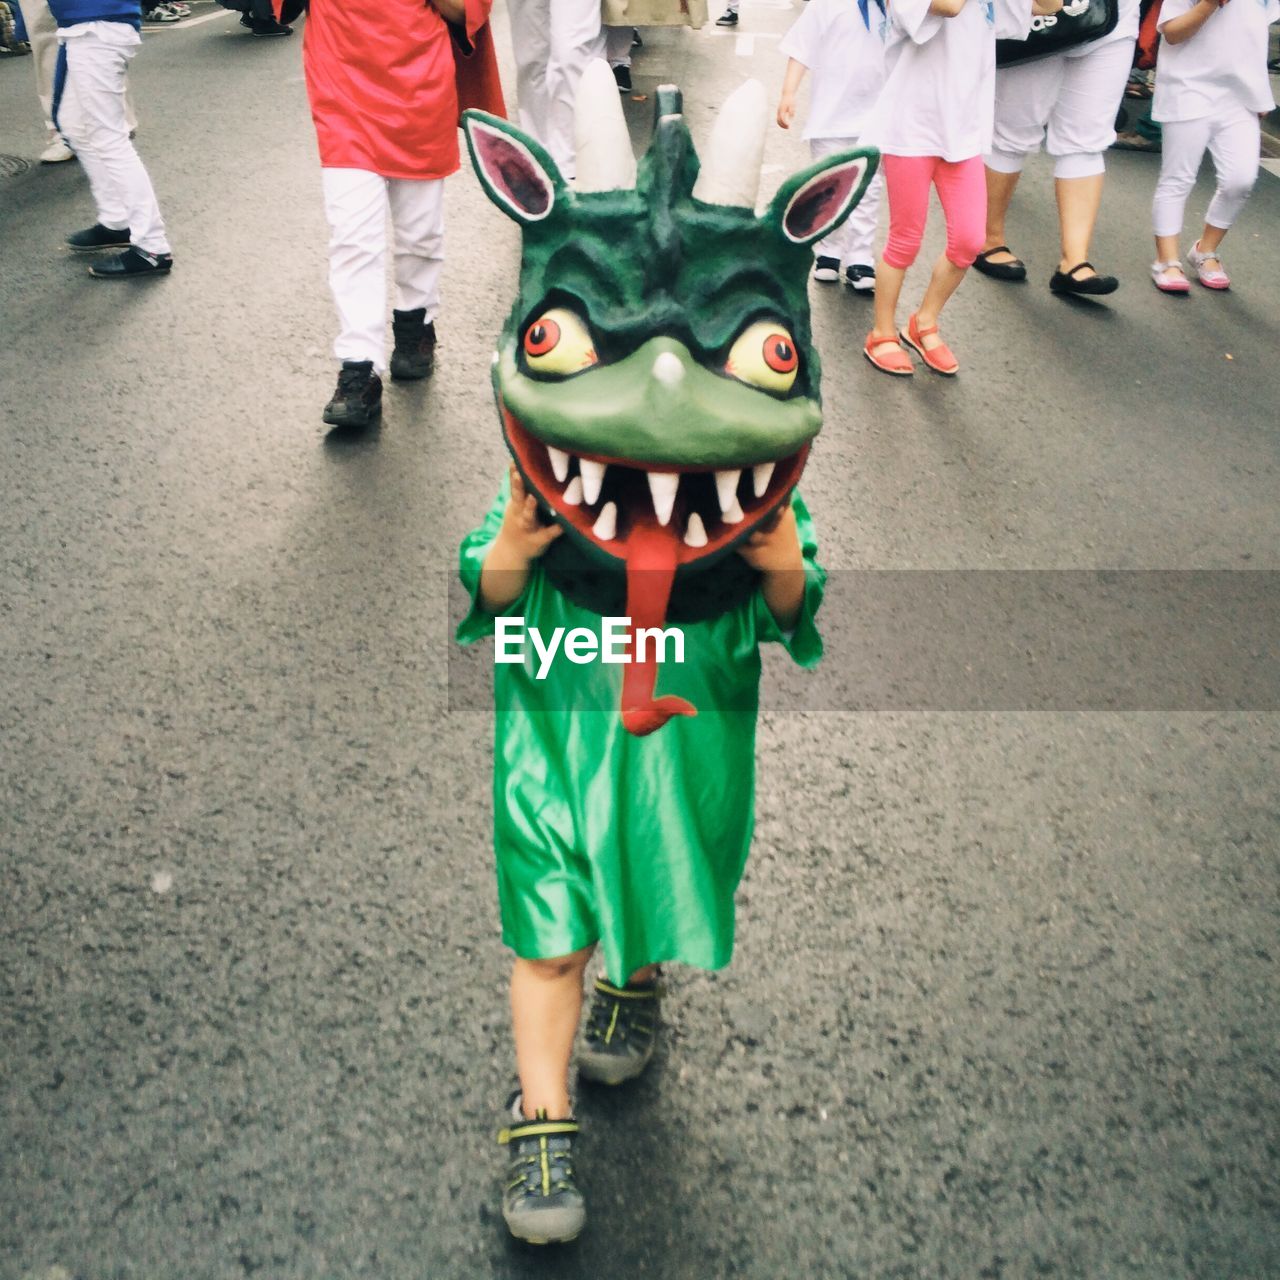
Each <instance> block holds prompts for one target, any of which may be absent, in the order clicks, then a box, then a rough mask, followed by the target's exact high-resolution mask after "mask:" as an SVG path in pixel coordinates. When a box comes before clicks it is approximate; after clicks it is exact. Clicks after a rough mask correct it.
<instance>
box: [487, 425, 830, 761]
mask: <svg viewBox="0 0 1280 1280" xmlns="http://www.w3.org/2000/svg"><path fill="white" fill-rule="evenodd" d="M502 420H503V425H504V427H505V430H506V436H507V443H508V444H509V445H510V447H511V452H512V453H513V454H514V455H515V458H516V462H517V463H518V464H519V467H520V470H521V472H522V473H523V475H524V477H525V479H526V480H527V481H528V482H529V484H530V485H531V486H532V488H533V489H534V491H535V492H536V493H537V495H538V497H540V498H541V499H542V501H543V502H545V503H546V504H547V505H548V506H549V507H551V508H552V509H553V510H554V512H555V514H556V516H557V517H558V518H559V519H560V520H561V521H562V522H563V523H565V524H567V525H569V526H571V527H572V528H573V530H574V531H575V532H576V533H578V534H579V535H580V536H581V537H583V538H585V539H587V540H588V541H589V542H591V543H592V544H593V545H595V546H597V547H599V548H600V549H601V550H603V551H605V552H607V553H608V554H609V555H612V556H616V557H617V558H618V559H619V560H621V561H624V562H625V564H626V571H627V616H628V617H629V618H630V619H631V630H632V641H633V646H634V642H635V639H636V633H637V632H638V631H639V630H640V629H641V628H652V627H661V626H663V624H664V623H665V621H666V616H667V603H668V601H669V600H670V598H671V586H672V583H673V582H674V581H675V576H676V571H677V570H678V569H679V568H680V567H681V566H682V565H686V564H692V563H694V562H696V561H698V560H702V559H705V558H707V557H708V556H713V555H715V554H716V553H717V552H721V551H724V550H725V549H726V548H727V547H729V546H730V544H732V543H733V542H735V541H737V540H738V539H740V538H742V537H743V536H744V535H745V534H747V533H749V532H750V531H751V530H752V529H754V528H756V527H757V526H758V525H760V524H762V523H763V522H764V521H765V520H766V519H767V518H768V517H769V516H770V515H771V514H772V512H773V511H774V510H775V509H776V508H777V507H779V506H780V505H781V504H782V503H783V502H784V501H785V500H786V497H787V495H788V494H789V493H790V492H791V489H792V487H793V486H794V485H795V483H796V481H797V480H798V479H799V478H800V472H801V471H802V470H803V469H804V462H805V457H806V456H807V454H808V452H809V446H808V445H807V444H806V445H804V446H803V447H802V448H801V449H799V450H798V451H797V452H795V453H792V454H789V455H788V456H787V457H785V458H777V459H765V460H762V461H761V462H759V463H757V464H755V465H754V466H749V467H734V468H731V469H724V470H715V469H714V468H708V467H697V468H688V467H674V466H671V467H664V466H661V465H654V464H650V463H644V464H640V463H635V462H631V461H628V460H626V459H622V458H608V457H601V456H599V455H593V454H571V453H568V452H566V451H564V450H561V449H556V448H554V447H553V446H548V445H546V444H544V443H543V442H542V441H541V440H539V439H537V438H536V437H535V436H533V435H531V434H530V433H529V432H528V431H527V430H525V428H524V427H523V426H521V425H520V423H519V422H517V421H516V419H515V417H514V416H513V415H512V414H511V412H510V411H509V410H508V409H507V408H506V406H505V405H504V406H503V410H502ZM632 651H633V652H635V651H636V649H635V648H634V647H633V650H632ZM657 677H658V671H657V664H656V661H655V660H654V659H653V658H649V659H647V660H646V661H644V662H635V661H633V662H631V663H630V664H628V665H627V666H626V667H625V668H624V669H623V677H622V723H623V725H624V726H625V727H626V728H627V729H628V731H630V732H631V733H634V734H637V735H640V736H643V735H644V734H648V733H652V732H653V731H654V730H655V729H660V728H661V727H662V726H663V725H664V724H666V722H667V721H668V720H669V719H670V718H671V717H672V716H693V715H697V711H696V709H695V708H694V707H693V706H691V705H690V704H689V703H688V702H686V701H685V700H684V699H683V698H674V697H670V696H667V697H655V696H654V687H655V685H656V683H657Z"/></svg>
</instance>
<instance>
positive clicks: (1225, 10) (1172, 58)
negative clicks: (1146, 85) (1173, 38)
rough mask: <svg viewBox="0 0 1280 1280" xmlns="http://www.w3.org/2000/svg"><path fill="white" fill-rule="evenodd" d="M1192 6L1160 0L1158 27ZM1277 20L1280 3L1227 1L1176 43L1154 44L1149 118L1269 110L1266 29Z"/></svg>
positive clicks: (1273, 0)
mask: <svg viewBox="0 0 1280 1280" xmlns="http://www.w3.org/2000/svg"><path fill="white" fill-rule="evenodd" d="M1194 8H1195V0H1164V4H1163V6H1162V7H1161V9H1160V26H1161V27H1163V26H1164V25H1165V23H1167V22H1169V21H1171V20H1172V19H1173V18H1178V17H1181V16H1182V15H1183V14H1184V13H1189V12H1190V11H1191V10H1192V9H1194ZM1276 21H1280V0H1228V3H1227V4H1225V5H1223V7H1222V8H1221V9H1218V10H1215V12H1214V13H1212V14H1211V15H1210V16H1209V20H1208V21H1207V22H1206V23H1205V24H1204V26H1202V27H1201V28H1200V30H1199V31H1197V32H1196V33H1195V35H1193V36H1192V37H1191V39H1190V40H1184V41H1183V42H1182V43H1181V44H1170V43H1169V42H1168V41H1167V40H1165V39H1161V41H1160V56H1159V57H1158V59H1157V60H1156V92H1155V97H1154V98H1153V99H1152V102H1151V118H1152V119H1153V120H1160V121H1167V122H1169V123H1173V122H1175V121H1178V120H1199V119H1201V118H1202V117H1203V116H1211V115H1216V114H1217V113H1218V112H1220V111H1227V110H1232V109H1234V110H1239V109H1240V108H1241V107H1243V108H1244V109H1245V110H1246V111H1270V110H1271V109H1272V108H1273V107H1274V106H1275V105H1276V102H1275V98H1274V97H1272V94H1271V77H1270V76H1269V75H1268V74H1267V43H1268V40H1267V37H1268V32H1267V27H1268V26H1270V25H1271V23H1273V22H1276Z"/></svg>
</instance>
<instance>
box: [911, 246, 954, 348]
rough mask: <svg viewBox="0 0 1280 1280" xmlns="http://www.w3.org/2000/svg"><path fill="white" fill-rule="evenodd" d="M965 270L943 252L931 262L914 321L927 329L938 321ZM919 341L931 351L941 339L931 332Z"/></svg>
mask: <svg viewBox="0 0 1280 1280" xmlns="http://www.w3.org/2000/svg"><path fill="white" fill-rule="evenodd" d="M965 270H966V269H965V268H964V267H957V266H956V264H955V263H954V262H952V261H951V259H950V258H948V257H947V255H946V254H945V253H944V254H942V255H940V256H939V258H938V260H937V262H935V263H934V264H933V274H932V275H931V276H930V277H929V287H928V288H927V289H926V290H925V291H924V298H923V299H922V300H921V302H920V307H919V310H917V311H916V323H917V324H919V326H920V328H922V329H928V328H929V327H931V326H932V325H935V324H937V323H938V318H939V317H940V316H941V315H942V308H943V307H945V306H946V305H947V301H948V300H949V299H950V297H951V295H952V294H953V293H955V291H956V290H957V289H958V288H959V287H960V282H961V281H962V280H963V279H964V276H965ZM921 342H922V344H923V346H924V348H925V350H926V351H932V350H933V348H934V347H936V346H939V345H940V344H941V342H942V339H941V338H940V337H938V335H937V334H936V333H931V334H929V336H928V337H926V338H922V339H921Z"/></svg>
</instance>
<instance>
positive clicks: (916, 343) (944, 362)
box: [898, 314, 960, 378]
mask: <svg viewBox="0 0 1280 1280" xmlns="http://www.w3.org/2000/svg"><path fill="white" fill-rule="evenodd" d="M937 332H938V326H937V325H936V324H931V325H930V326H929V327H928V328H927V329H922V328H920V326H919V325H918V324H917V323H916V318H915V315H914V314H912V316H911V318H910V319H909V320H908V321H907V327H906V328H905V329H902V330H899V333H898V336H899V337H900V338H901V339H902V340H903V342H905V343H906V344H907V346H909V347H910V348H911V349H912V350H913V351H914V352H915V353H916V354H917V355H918V356H919V357H920V359H921V360H923V361H924V362H925V364H927V365H928V366H929V368H930V369H932V370H933V371H934V373H941V374H945V375H946V376H947V377H948V378H950V377H954V376H955V375H956V374H957V373H959V372H960V361H959V360H957V359H956V358H955V355H954V353H953V352H952V350H951V348H950V347H949V346H947V344H946V343H945V342H940V343H938V345H937V346H936V347H932V348H929V347H926V346H925V345H924V340H925V339H926V338H928V337H930V336H931V335H933V334H935V333H937Z"/></svg>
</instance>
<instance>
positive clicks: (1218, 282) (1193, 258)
mask: <svg viewBox="0 0 1280 1280" xmlns="http://www.w3.org/2000/svg"><path fill="white" fill-rule="evenodd" d="M1187 261H1188V262H1190V263H1191V265H1192V266H1193V267H1195V269H1196V279H1197V280H1199V281H1200V283H1201V284H1202V285H1204V287H1205V288H1206V289H1230V288H1231V277H1230V276H1229V275H1227V273H1226V271H1225V270H1224V269H1223V266H1222V255H1221V254H1220V253H1217V252H1214V253H1203V252H1202V251H1201V249H1200V241H1199V240H1197V241H1196V242H1195V244H1193V245H1192V246H1191V248H1190V249H1188V250H1187ZM1211 262H1212V263H1213V264H1214V265H1213V266H1209V263H1211Z"/></svg>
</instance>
